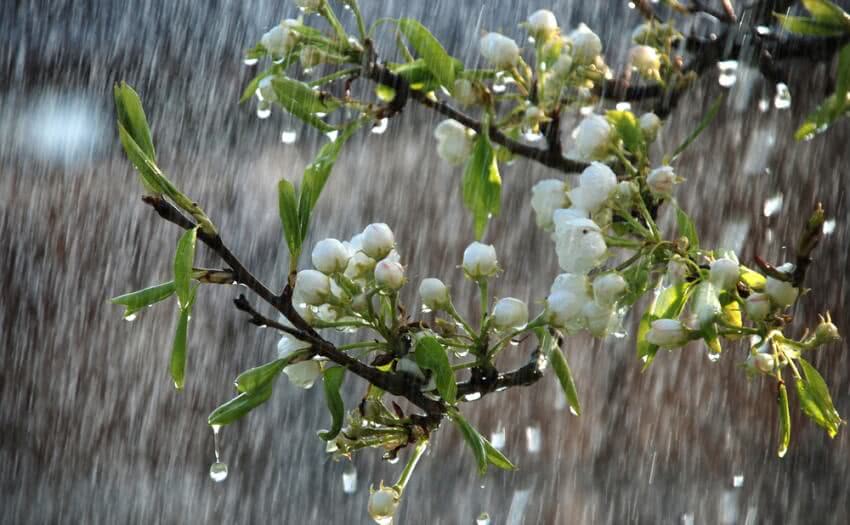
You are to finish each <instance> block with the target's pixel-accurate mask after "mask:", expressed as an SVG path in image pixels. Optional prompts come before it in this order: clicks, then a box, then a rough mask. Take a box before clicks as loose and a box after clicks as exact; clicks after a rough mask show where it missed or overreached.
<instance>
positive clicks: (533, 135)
mask: <svg viewBox="0 0 850 525" xmlns="http://www.w3.org/2000/svg"><path fill="white" fill-rule="evenodd" d="M522 138H524V139H525V140H527V141H529V142H537V141H538V140H540V139H542V138H543V134H542V133H537V132H536V131H531V130H528V131H525V132H523V134H522Z"/></svg>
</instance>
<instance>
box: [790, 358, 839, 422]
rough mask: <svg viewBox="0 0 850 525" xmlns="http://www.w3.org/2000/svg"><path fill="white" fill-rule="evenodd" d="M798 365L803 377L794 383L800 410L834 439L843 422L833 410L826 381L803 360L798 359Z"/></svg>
mask: <svg viewBox="0 0 850 525" xmlns="http://www.w3.org/2000/svg"><path fill="white" fill-rule="evenodd" d="M798 363H800V366H801V368H802V369H803V376H804V377H803V378H801V379H798V380H797V381H796V382H795V386H796V387H797V395H798V396H799V398H800V408H801V409H802V410H803V413H804V414H806V415H807V416H809V418H810V419H811V420H812V421H814V422H815V423H817V424H818V425H820V426H821V427H823V429H824V430H826V432H827V434H829V437H831V438H834V437H835V435H836V434H838V429H839V428H840V427H841V424H842V423H843V420H842V419H841V416H839V415H838V411H837V410H835V406H834V405H833V403H832V397H830V395H829V389H828V388H827V386H826V381H824V380H823V377H822V376H821V375H820V373H818V371H817V370H815V368H814V367H813V366H812V365H811V364H809V363H808V362H807V361H806V360H805V359H802V358H801V359H799V360H798Z"/></svg>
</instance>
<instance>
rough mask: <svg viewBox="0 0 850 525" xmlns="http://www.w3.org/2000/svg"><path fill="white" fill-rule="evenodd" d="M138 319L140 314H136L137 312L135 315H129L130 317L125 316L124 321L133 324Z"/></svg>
mask: <svg viewBox="0 0 850 525" xmlns="http://www.w3.org/2000/svg"><path fill="white" fill-rule="evenodd" d="M137 317H138V314H136V313H135V312H133V313H131V314H129V315H125V316H124V320H125V321H127V322H133V321H135V320H136V318H137Z"/></svg>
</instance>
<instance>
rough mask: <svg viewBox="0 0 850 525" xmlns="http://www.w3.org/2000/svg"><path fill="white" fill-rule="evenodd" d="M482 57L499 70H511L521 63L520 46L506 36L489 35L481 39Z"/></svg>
mask: <svg viewBox="0 0 850 525" xmlns="http://www.w3.org/2000/svg"><path fill="white" fill-rule="evenodd" d="M481 55H482V56H483V57H484V59H485V60H487V62H489V63H490V64H491V65H492V66H493V67H495V68H497V69H510V68H512V67H514V66H515V65H516V64H517V62H518V61H519V46H517V43H516V42H514V41H513V40H511V39H510V38H508V37H506V36H505V35H501V34H499V33H487V34H486V35H484V36H483V37H482V38H481Z"/></svg>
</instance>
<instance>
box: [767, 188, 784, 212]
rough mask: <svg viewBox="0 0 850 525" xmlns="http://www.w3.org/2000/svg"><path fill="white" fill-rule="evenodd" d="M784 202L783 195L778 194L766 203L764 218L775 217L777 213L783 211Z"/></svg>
mask: <svg viewBox="0 0 850 525" xmlns="http://www.w3.org/2000/svg"><path fill="white" fill-rule="evenodd" d="M784 200H785V199H784V196H783V195H782V194H781V193H777V194H776V195H774V196H773V197H770V198H769V199H767V200H766V201H764V209H763V212H764V216H765V217H770V216H771V215H775V214H776V212H778V211H780V210H781V209H782V203H783V201H784Z"/></svg>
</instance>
